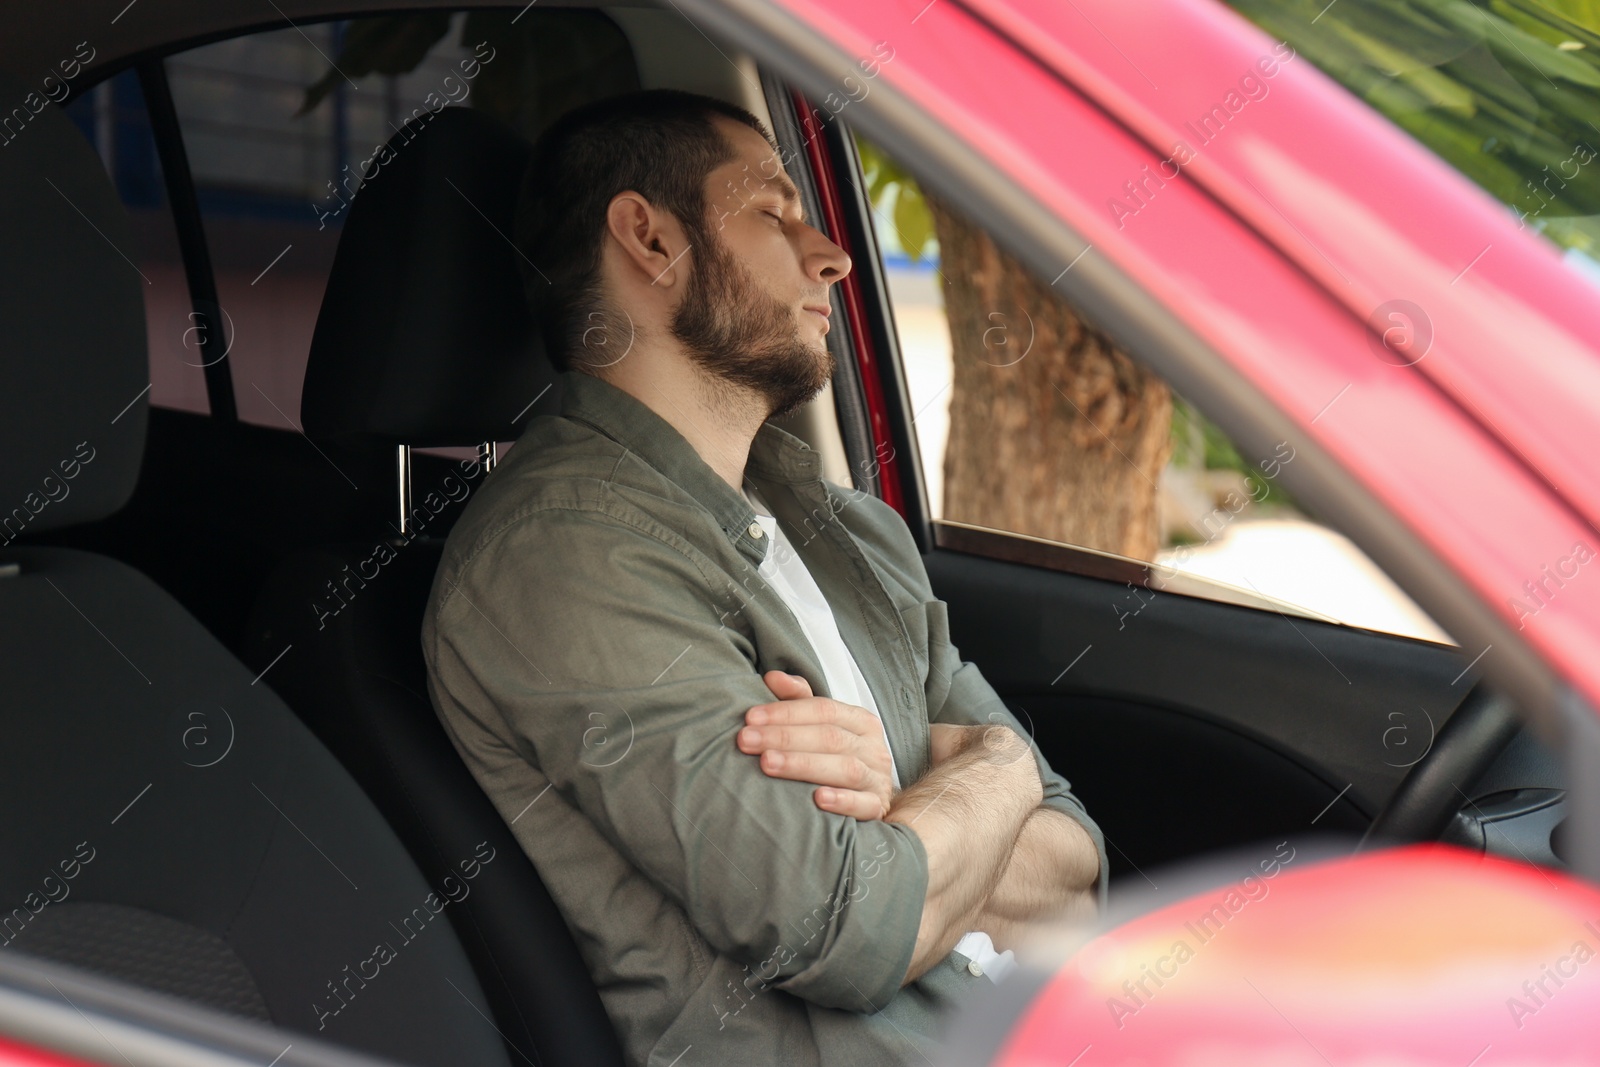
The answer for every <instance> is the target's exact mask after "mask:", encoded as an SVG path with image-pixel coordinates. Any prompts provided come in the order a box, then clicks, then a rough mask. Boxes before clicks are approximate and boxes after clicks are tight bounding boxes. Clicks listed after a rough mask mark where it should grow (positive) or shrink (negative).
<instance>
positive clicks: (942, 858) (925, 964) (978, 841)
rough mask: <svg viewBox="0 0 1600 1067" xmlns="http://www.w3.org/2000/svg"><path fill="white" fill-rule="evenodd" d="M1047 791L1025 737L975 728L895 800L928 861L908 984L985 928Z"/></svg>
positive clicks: (892, 814) (896, 817)
mask: <svg viewBox="0 0 1600 1067" xmlns="http://www.w3.org/2000/svg"><path fill="white" fill-rule="evenodd" d="M1043 792H1044V790H1043V786H1042V784H1041V783H1040V781H1039V772H1038V769H1037V767H1036V766H1035V765H1034V761H1033V759H1032V757H1031V753H1030V752H1029V749H1028V745H1027V743H1026V742H1025V741H1023V740H1022V739H1021V738H1020V737H1018V736H1017V735H1016V733H1014V732H1013V731H1011V730H1009V729H1006V728H1004V727H987V728H978V727H973V728H971V729H970V731H969V732H968V733H967V734H966V735H965V736H964V747H962V748H961V750H960V751H958V752H956V753H954V754H952V755H950V756H949V758H947V759H945V760H943V761H942V762H940V763H939V764H938V765H937V766H935V767H934V769H933V770H932V771H930V772H928V773H927V774H926V775H924V776H923V777H922V778H921V779H919V780H918V781H917V782H916V784H914V785H912V786H911V787H910V788H909V789H906V790H904V791H903V792H901V793H900V794H899V796H898V797H896V798H895V801H894V804H893V805H892V806H891V808H890V810H889V814H888V815H887V816H886V817H885V818H886V820H887V821H889V822H898V823H901V824H903V825H905V826H907V827H908V828H910V829H912V830H913V831H915V833H916V834H917V837H918V838H919V839H920V840H921V841H922V845H923V849H924V851H925V852H926V853H927V859H928V892H927V897H926V900H925V901H924V903H923V907H922V921H921V923H920V925H919V927H918V930H917V942H916V948H915V950H914V951H913V952H912V956H911V965H910V966H909V967H908V968H907V970H906V977H905V980H906V981H907V982H910V981H914V980H915V979H916V978H918V977H920V976H921V975H922V974H923V973H924V972H925V971H927V969H928V968H929V967H931V966H933V965H934V964H935V963H937V962H938V961H939V960H941V959H943V958H944V957H945V956H946V955H948V954H949V952H950V950H951V949H952V948H954V947H955V943H956V942H957V941H958V940H960V938H961V936H962V934H964V933H966V932H967V931H969V930H974V929H979V928H980V927H979V926H978V925H977V924H978V921H979V918H980V916H981V915H982V914H983V910H984V907H985V905H986V903H987V902H988V900H989V897H990V896H991V895H992V894H993V892H994V890H995V888H996V887H997V886H998V885H999V883H1000V881H1001V876H1002V875H1003V873H1004V872H1005V870H1006V867H1007V865H1008V863H1009V862H1010V861H1011V858H1012V853H1013V851H1014V847H1015V845H1016V842H1017V837H1018V834H1019V833H1020V832H1021V830H1022V828H1023V825H1024V823H1025V822H1027V820H1028V817H1029V815H1030V813H1032V812H1033V811H1034V809H1035V808H1037V807H1038V804H1039V801H1040V799H1041V797H1042V796H1043ZM991 936H992V935H991Z"/></svg>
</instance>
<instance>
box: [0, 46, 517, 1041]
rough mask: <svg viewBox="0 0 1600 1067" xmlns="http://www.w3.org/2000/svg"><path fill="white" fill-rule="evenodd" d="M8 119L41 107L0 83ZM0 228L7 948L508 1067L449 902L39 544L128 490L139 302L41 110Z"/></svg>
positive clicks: (98, 190) (173, 624)
mask: <svg viewBox="0 0 1600 1067" xmlns="http://www.w3.org/2000/svg"><path fill="white" fill-rule="evenodd" d="M0 99H5V100H15V101H22V100H24V99H37V97H35V96H34V94H32V93H30V92H29V87H28V86H25V85H22V84H18V83H15V82H14V81H12V79H10V78H9V77H4V78H0ZM41 104H42V101H41ZM29 110H30V111H32V110H33V109H32V108H31V105H30V108H29ZM0 205H3V210H0V509H3V510H0V945H3V946H4V948H5V949H6V950H9V951H10V952H12V953H16V954H25V955H34V956H41V957H48V958H51V959H53V960H56V961H58V962H62V963H67V964H71V965H76V966H79V967H81V968H84V969H87V970H90V971H96V972H100V973H102V974H105V975H110V976H112V977H116V978H121V979H124V980H126V981H128V982H131V983H134V984H136V985H139V986H143V987H146V988H147V989H150V990H155V991H157V992H161V993H165V994H168V995H171V996H175V997H179V998H184V999H186V1000H188V1001H191V1002H196V1003H199V1004H203V1005H207V1006H210V1007H212V1008H215V1009H219V1010H221V1011H223V1012H228V1013H232V1014H233V1015H235V1016H238V1017H240V1018H242V1019H251V1020H257V1021H259V1022H262V1023H267V1024H270V1025H272V1026H275V1027H278V1028H281V1029H282V1030H283V1031H284V1041H285V1043H286V1044H292V1043H294V1042H295V1041H300V1042H302V1043H304V1042H305V1041H306V1039H305V1037H303V1036H301V1035H315V1036H317V1037H320V1038H323V1039H326V1040H328V1041H332V1042H335V1043H338V1044H343V1045H346V1046H352V1047H355V1048H358V1049H361V1050H364V1051H366V1052H370V1053H375V1054H378V1055H382V1056H387V1057H391V1058H392V1059H394V1060H396V1061H400V1062H404V1063H413V1064H423V1065H429V1067H456V1065H460V1064H487V1065H495V1067H501V1065H506V1064H508V1063H509V1062H510V1057H509V1055H508V1053H507V1051H506V1047H505V1044H504V1042H503V1041H502V1039H501V1037H500V1035H499V1034H497V1033H496V1031H495V1028H494V1026H493V1025H492V1024H491V1023H490V1022H489V1021H488V1020H487V1019H486V1018H485V1016H484V1014H483V1011H484V1007H485V1003H486V1002H485V996H484V993H483V990H482V988H481V987H480V985H479V983H478V980H477V977H476V975H475V974H474V971H473V968H472V966H471V964H470V963H469V961H468V958H467V955H466V953H465V952H463V950H462V946H461V943H460V941H459V940H458V938H457V936H456V934H455V930H454V928H453V927H452V926H451V924H450V923H449V922H448V921H446V922H441V921H439V918H438V917H439V915H441V914H449V913H450V912H451V911H452V909H455V908H457V907H458V905H456V904H455V903H452V902H451V901H450V900H449V899H448V898H449V896H450V895H451V890H450V887H446V886H444V885H443V884H442V883H441V881H440V880H439V879H438V877H437V876H434V877H431V878H429V879H424V877H423V875H422V874H421V872H419V870H418V869H417V865H416V864H415V863H414V862H413V861H412V859H411V857H410V856H409V855H408V854H407V851H406V849H405V848H404V847H403V846H402V845H401V843H400V841H399V840H398V839H397V838H396V836H395V834H394V832H393V831H392V830H391V829H390V827H389V825H388V824H387V823H386V822H385V820H384V819H383V817H382V816H381V815H380V814H379V812H378V810H377V808H375V807H374V805H373V804H372V802H371V801H370V800H369V799H368V798H367V797H366V796H365V795H364V794H363V793H362V791H361V789H360V788H359V787H358V786H357V785H356V783H355V782H354V781H353V780H352V778H351V776H350V775H349V773H348V772H346V771H345V769H344V768H343V767H341V766H340V764H339V763H338V761H336V760H335V759H334V758H333V756H332V755H330V754H329V752H328V751H327V749H326V748H325V747H324V746H323V745H322V744H321V743H319V742H318V741H317V739H316V738H315V737H314V736H313V735H312V733H311V732H310V731H309V730H308V729H306V727H305V726H304V725H303V724H302V723H301V722H300V721H299V720H298V719H297V718H296V717H295V715H294V714H293V713H292V712H291V711H290V710H289V709H288V707H286V706H285V705H284V703H283V701H282V700H280V699H279V698H278V697H277V695H276V694H274V693H273V692H272V690H271V689H270V688H268V687H267V686H266V685H264V684H257V683H258V681H259V679H258V677H257V672H256V671H253V670H249V669H247V668H246V667H245V665H244V664H243V663H241V662H240V661H239V660H238V659H236V658H235V657H234V656H233V655H232V654H230V653H229V652H228V651H227V650H226V649H225V648H224V647H223V646H222V645H221V644H220V643H219V642H218V641H217V640H216V639H215V638H214V637H213V636H212V635H211V634H210V633H209V632H208V631H207V630H206V629H205V628H204V627H202V626H201V625H200V624H199V623H198V622H197V621H196V620H195V619H194V618H193V617H192V616H191V615H189V614H188V613H187V612H186V611H185V610H184V609H183V608H182V607H180V606H179V604H178V603H177V602H176V601H175V600H174V599H173V598H172V597H171V596H169V595H168V594H167V593H165V592H164V591H163V590H162V589H161V588H159V587H158V586H156V585H155V583H153V582H152V581H150V580H149V579H148V578H146V577H145V576H144V575H142V574H140V573H139V572H137V571H135V570H133V569H132V568H130V567H128V566H127V565H125V564H123V563H120V562H118V561H116V560H114V559H111V558H108V557H106V556H101V555H96V554H93V553H89V552H84V551H79V550H76V549H70V548H60V547H44V546H39V545H33V546H30V545H29V544H28V539H29V538H30V537H32V536H34V535H36V534H41V533H44V532H46V531H49V530H53V529H60V528H63V527H69V526H73V525H76V524H80V523H87V522H91V521H94V520H97V519H100V518H103V517H105V516H106V515H109V514H111V513H113V512H115V511H117V510H118V509H119V508H121V507H122V506H123V504H124V503H126V502H127V500H128V499H129V497H130V496H131V495H132V493H133V491H134V488H135V485H136V483H137V482H138V478H139V469H140V463H141V454H142V450H143V447H144V436H145V425H146V416H147V411H146V396H147V392H148V389H149V385H148V382H149V365H148V357H147V348H146V332H145V313H144V297H143V289H144V286H145V284H146V281H145V279H144V277H143V276H142V274H141V272H140V270H139V268H138V266H137V264H136V263H135V262H134V260H133V259H132V258H130V257H131V256H133V255H134V254H135V251H134V243H133V237H132V230H131V226H130V220H129V218H128V216H127V214H126V212H125V211H124V210H123V207H122V205H121V204H120V203H119V201H118V199H117V195H116V193H115V191H114V190H113V188H112V185H111V182H110V181H109V180H108V178H107V176H106V171H105V168H104V167H103V166H102V164H101V161H100V159H99V158H98V156H97V155H96V154H95V152H94V150H93V149H92V148H91V147H90V146H89V144H88V143H87V142H86V141H85V140H84V138H83V136H82V135H81V134H80V133H79V131H78V130H77V129H76V128H75V127H74V126H73V124H72V123H71V122H70V121H69V120H68V119H67V117H66V116H65V115H64V114H63V113H62V112H60V111H59V110H58V109H57V108H56V106H55V105H54V104H42V106H41V107H40V108H39V109H38V110H37V113H35V114H32V116H31V118H30V119H29V121H28V123H27V124H26V125H25V126H23V127H22V128H21V129H20V130H18V131H15V136H13V137H11V138H10V140H9V141H8V143H7V144H6V145H5V146H4V148H3V149H0ZM193 491H194V493H195V494H197V495H203V494H204V493H205V492H206V487H205V486H203V485H196V486H194V489H193ZM218 549H219V551H225V550H226V546H218ZM485 841H486V839H485V838H483V837H477V838H473V839H471V840H470V841H467V840H463V841H462V842H460V844H459V845H458V846H457V847H459V848H460V849H461V850H462V851H461V853H460V855H459V856H458V857H456V856H453V857H452V858H453V859H459V860H462V861H467V862H468V864H469V866H468V868H466V869H465V870H458V871H457V875H458V879H457V882H458V884H459V885H461V886H465V887H468V888H472V887H476V886H477V885H478V884H480V883H481V882H482V880H483V879H485V878H486V877H487V876H488V875H489V874H490V873H491V872H494V871H495V869H496V865H497V864H501V865H507V863H506V861H514V860H516V859H519V858H520V854H517V855H513V856H507V854H506V851H507V850H505V849H504V848H500V847H499V846H497V845H495V844H492V843H487V842H486V843H484V844H483V845H481V846H480V845H479V842H485ZM491 850H494V851H493V852H492V853H491ZM512 851H514V849H513V850H512ZM474 865H475V866H474ZM468 870H470V871H471V872H472V873H473V874H474V875H476V877H473V878H470V879H468V876H467V871H468ZM461 893H462V891H461V890H459V889H458V890H456V891H455V894H454V895H457V896H459V895H461ZM291 1059H292V1058H291Z"/></svg>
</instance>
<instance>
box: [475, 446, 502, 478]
mask: <svg viewBox="0 0 1600 1067" xmlns="http://www.w3.org/2000/svg"><path fill="white" fill-rule="evenodd" d="M478 462H479V463H480V464H482V466H483V473H485V474H488V473H489V472H490V471H492V470H494V465H495V464H496V463H499V462H500V456H499V452H498V451H497V450H496V446H495V443H494V442H493V441H485V442H483V444H481V445H479V446H478Z"/></svg>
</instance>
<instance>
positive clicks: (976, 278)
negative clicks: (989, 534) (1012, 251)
mask: <svg viewBox="0 0 1600 1067" xmlns="http://www.w3.org/2000/svg"><path fill="white" fill-rule="evenodd" d="M924 193H925V194H926V191H924ZM927 202H928V207H929V210H930V211H931V212H932V214H933V219H934V229H935V232H936V233H937V235H938V238H939V250H940V253H939V258H940V263H941V272H942V274H943V283H944V298H945V308H946V311H947V313H948V317H949V320H950V341H951V354H952V357H953V360H954V364H955V380H954V383H953V384H952V386H951V390H950V392H951V396H950V437H949V443H948V445H947V446H946V449H945V459H944V515H945V517H946V518H949V519H953V520H956V521H958V522H968V523H972V524H974V525H978V526H989V527H993V528H995V529H999V530H1006V531H1009V532H1012V533H1022V534H1030V535H1032V536H1034V537H1043V538H1047V539H1049V540H1052V541H1064V542H1067V543H1070V544H1074V545H1081V546H1084V547H1086V548H1095V549H1100V550H1101V551H1105V552H1115V553H1118V554H1119V555H1123V556H1131V557H1134V558H1136V559H1144V560H1153V559H1154V558H1155V554H1156V551H1157V550H1158V549H1159V548H1160V547H1161V538H1160V522H1159V518H1160V516H1159V513H1158V509H1157V500H1158V495H1159V494H1158V489H1157V486H1158V484H1159V483H1160V480H1161V469H1162V467H1163V466H1165V464H1166V461H1167V455H1168V452H1169V451H1170V449H1171V438H1170V435H1171V426H1172V394H1171V392H1170V391H1169V390H1168V388H1167V385H1166V383H1165V382H1163V381H1162V380H1161V379H1159V378H1157V377H1156V376H1155V375H1153V374H1151V373H1150V372H1149V371H1147V370H1145V369H1144V368H1142V367H1140V366H1139V365H1138V364H1136V363H1134V362H1133V361H1132V360H1131V359H1129V358H1128V357H1127V356H1126V355H1124V354H1123V353H1122V352H1120V351H1118V350H1117V349H1116V348H1114V347H1113V346H1112V344H1111V342H1110V341H1109V340H1108V339H1107V338H1106V337H1105V335H1103V334H1101V333H1099V332H1097V331H1095V330H1094V329H1092V328H1090V327H1089V326H1087V325H1086V324H1085V323H1084V322H1083V320H1082V319H1081V318H1079V317H1078V315H1077V314H1075V313H1074V311H1073V310H1072V309H1071V308H1070V307H1068V306H1067V304H1066V303H1065V302H1064V301H1063V300H1061V299H1060V297H1059V296H1058V295H1057V294H1056V292H1055V291H1054V290H1052V289H1051V288H1050V287H1049V286H1048V285H1046V284H1044V283H1042V282H1040V281H1038V280H1037V279H1036V278H1035V277H1034V276H1033V275H1032V274H1031V273H1030V272H1029V271H1028V270H1027V269H1026V268H1024V267H1023V266H1022V264H1020V263H1018V262H1017V261H1016V260H1015V259H1014V258H1012V257H1011V256H1010V255H1009V254H1007V253H1005V252H1002V251H1001V250H1000V249H999V248H997V247H996V246H995V244H994V242H993V241H992V240H990V239H989V236H988V234H986V233H984V232H983V231H982V230H980V229H978V228H976V227H974V226H973V225H971V224H970V223H969V222H967V220H966V219H965V218H963V217H961V216H960V215H958V214H956V213H954V212H952V211H951V210H950V208H949V207H948V206H947V205H946V204H944V203H942V202H940V201H939V200H937V199H935V198H934V197H933V196H927ZM1092 254H1093V253H1091V255H1092Z"/></svg>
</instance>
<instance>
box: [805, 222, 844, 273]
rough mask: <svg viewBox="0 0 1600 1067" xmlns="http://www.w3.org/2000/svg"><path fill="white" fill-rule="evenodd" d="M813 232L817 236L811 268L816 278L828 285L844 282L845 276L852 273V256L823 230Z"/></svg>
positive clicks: (814, 229)
mask: <svg viewBox="0 0 1600 1067" xmlns="http://www.w3.org/2000/svg"><path fill="white" fill-rule="evenodd" d="M812 232H813V233H814V234H816V237H815V239H814V240H815V249H814V250H813V251H812V252H811V253H810V255H811V257H812V263H811V264H809V266H810V267H811V270H812V272H814V276H815V277H816V278H817V279H818V280H819V281H822V282H825V283H827V284H828V285H832V284H833V283H834V282H838V281H843V280H844V277H845V275H847V274H849V273H850V267H851V261H850V254H849V253H848V252H846V251H845V250H844V249H842V248H840V247H839V246H838V245H836V244H834V243H833V242H832V241H831V240H829V239H828V236H827V235H826V234H824V233H823V232H822V231H821V230H818V229H816V228H815V227H813V228H812Z"/></svg>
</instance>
